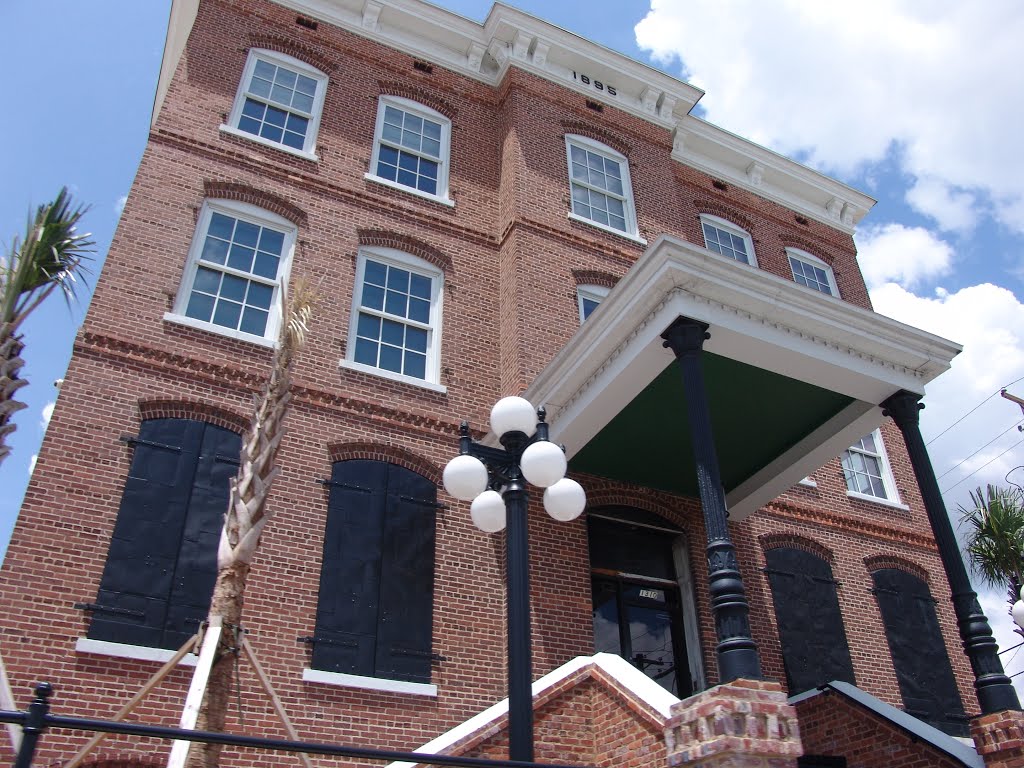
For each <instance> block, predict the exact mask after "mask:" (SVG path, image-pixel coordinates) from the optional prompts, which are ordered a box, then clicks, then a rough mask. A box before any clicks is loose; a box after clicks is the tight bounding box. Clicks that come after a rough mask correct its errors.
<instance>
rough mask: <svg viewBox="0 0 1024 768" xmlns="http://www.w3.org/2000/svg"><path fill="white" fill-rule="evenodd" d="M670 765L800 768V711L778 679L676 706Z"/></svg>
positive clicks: (735, 685) (668, 733) (731, 686)
mask: <svg viewBox="0 0 1024 768" xmlns="http://www.w3.org/2000/svg"><path fill="white" fill-rule="evenodd" d="M665 746H666V748H667V750H668V764H669V765H670V766H673V767H675V766H684V765H685V766H700V768H795V766H796V759H797V758H798V757H799V756H800V755H802V754H803V746H802V744H801V742H800V728H799V726H798V725H797V719H796V708H795V707H793V706H790V705H789V704H788V703H786V694H785V692H784V691H783V690H782V685H781V684H780V683H778V682H775V681H773V680H733V681H732V682H731V683H726V684H725V685H719V686H716V687H715V688H711V689H709V690H707V691H704V692H703V693H699V694H697V695H696V696H692V697H690V698H689V699H687V700H686V701H681V702H679V703H678V704H676V705H675V706H673V707H672V716H671V719H670V720H669V721H668V723H667V724H666V726H665Z"/></svg>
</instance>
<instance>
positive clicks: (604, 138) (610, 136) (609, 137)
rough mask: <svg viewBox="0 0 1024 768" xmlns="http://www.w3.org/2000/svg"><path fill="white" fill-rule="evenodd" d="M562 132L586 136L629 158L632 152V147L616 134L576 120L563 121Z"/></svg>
mask: <svg viewBox="0 0 1024 768" xmlns="http://www.w3.org/2000/svg"><path fill="white" fill-rule="evenodd" d="M562 130H563V131H564V132H565V133H566V134H575V135H576V136H586V137H587V138H588V139H593V140H594V141H599V142H601V143H602V144H604V145H606V146H608V147H611V148H612V149H614V150H615V151H616V152H618V153H619V154H620V155H625V156H626V158H627V159H628V158H629V154H630V152H631V151H632V147H630V146H629V144H627V143H626V142H624V141H623V140H622V139H620V138H619V137H618V136H616V135H615V134H614V133H611V132H609V131H605V130H603V129H601V128H597V127H596V126H593V125H588V124H587V123H581V122H578V121H576V120H563V121H562Z"/></svg>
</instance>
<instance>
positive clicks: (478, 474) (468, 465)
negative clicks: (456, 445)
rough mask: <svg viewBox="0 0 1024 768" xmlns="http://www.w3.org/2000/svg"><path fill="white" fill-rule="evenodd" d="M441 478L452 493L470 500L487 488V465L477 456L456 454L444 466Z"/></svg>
mask: <svg viewBox="0 0 1024 768" xmlns="http://www.w3.org/2000/svg"><path fill="white" fill-rule="evenodd" d="M441 479H442V481H443V482H444V489H445V490H446V491H448V493H449V494H450V495H452V496H454V497H455V498H456V499H459V500H460V501H470V500H472V499H475V498H476V497H477V496H479V495H480V494H481V493H483V492H484V491H485V490H487V467H485V466H484V463H483V462H482V461H480V459H478V458H476V457H475V456H467V455H463V456H456V457H455V458H454V459H452V460H451V461H449V462H448V465H447V466H446V467H445V468H444V473H443V474H442V475H441Z"/></svg>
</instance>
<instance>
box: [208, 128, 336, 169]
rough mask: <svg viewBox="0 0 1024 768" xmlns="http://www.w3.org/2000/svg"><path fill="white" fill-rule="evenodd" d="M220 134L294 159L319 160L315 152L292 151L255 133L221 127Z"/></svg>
mask: <svg viewBox="0 0 1024 768" xmlns="http://www.w3.org/2000/svg"><path fill="white" fill-rule="evenodd" d="M220 132H221V133H227V134H230V135H231V136H237V137H238V138H240V139H245V140H246V141H251V142H254V143H256V144H262V145H263V146H264V147H270V148H271V149H279V150H281V151H282V152H284V153H286V154H289V155H295V157H301V158H302V159H303V160H311V161H312V162H314V163H319V162H320V158H319V157H318V156H317V154H316V153H315V152H307V151H305V150H302V149H293V148H292V147H289V146H286V145H284V144H278V143H277V142H276V141H270V139H264V138H263V137H262V136H257V135H256V134H255V133H247V132H245V131H240V130H238V129H237V128H235V127H233V126H230V125H221V127H220Z"/></svg>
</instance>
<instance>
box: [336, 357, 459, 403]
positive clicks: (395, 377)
mask: <svg viewBox="0 0 1024 768" xmlns="http://www.w3.org/2000/svg"><path fill="white" fill-rule="evenodd" d="M338 365H339V366H341V367H342V368H348V369H349V370H352V371H361V372H362V373H368V374H370V375H371V376H380V377H381V378H382V379H391V380H392V381H400V382H402V383H403V384H411V385H412V386H414V387H419V388H420V389H429V390H430V391H431V392H437V393H439V394H442V395H446V394H448V387H446V386H444V385H442V384H434V383H433V382H430V381H426V380H424V379H417V378H416V377H414V376H405V375H403V374H401V373H394V372H393V371H385V370H383V369H381V368H374V367H373V366H372V365H366V364H365V363H357V362H355V361H354V360H342V361H340V362H339V363H338Z"/></svg>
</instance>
